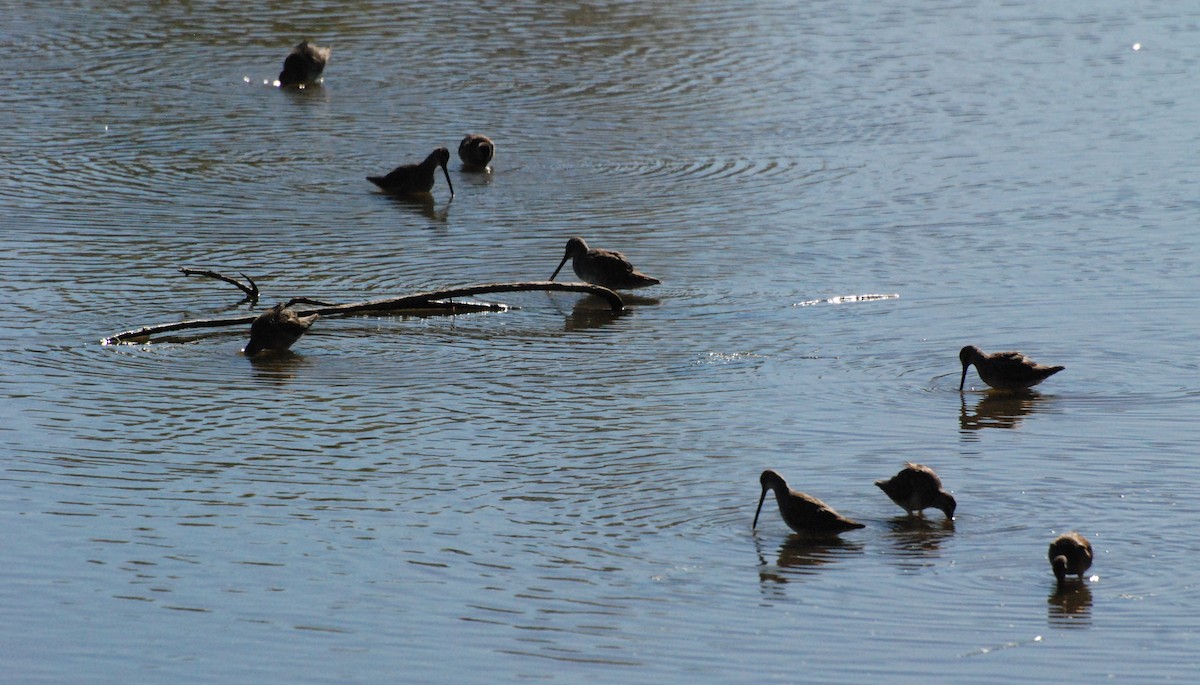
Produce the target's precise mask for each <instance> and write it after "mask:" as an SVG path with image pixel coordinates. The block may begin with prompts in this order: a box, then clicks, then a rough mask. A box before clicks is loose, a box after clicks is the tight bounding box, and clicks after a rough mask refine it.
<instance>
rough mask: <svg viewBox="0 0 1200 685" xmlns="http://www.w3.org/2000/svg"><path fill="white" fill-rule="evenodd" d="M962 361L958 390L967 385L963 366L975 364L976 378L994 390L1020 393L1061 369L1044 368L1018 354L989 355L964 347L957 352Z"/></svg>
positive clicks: (970, 346) (1059, 367)
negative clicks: (1018, 391) (977, 376)
mask: <svg viewBox="0 0 1200 685" xmlns="http://www.w3.org/2000/svg"><path fill="white" fill-rule="evenodd" d="M958 359H959V361H961V362H962V379H961V380H959V382H958V389H959V390H962V389H963V385H965V384H966V382H967V367H968V366H971V365H972V364H974V365H975V370H976V371H978V372H979V377H980V378H981V379H983V382H984V383H987V384H988V385H990V386H991V387H993V388H996V389H997V390H1024V389H1026V388H1032V387H1033V386H1035V385H1037V384H1038V383H1041V382H1042V381H1044V380H1046V379H1047V378H1049V377H1051V376H1053V375H1054V374H1056V373H1058V372H1059V371H1062V370H1063V369H1064V368H1065V367H1062V366H1046V365H1044V364H1037V363H1035V362H1034V361H1033V360H1032V359H1030V358H1029V357H1026V356H1025V355H1023V354H1021V353H1020V352H993V353H992V354H986V353H985V352H984V351H983V350H981V349H979V348H978V347H975V346H974V345H967V346H966V347H964V348H962V350H961V351H960V352H959V353H958Z"/></svg>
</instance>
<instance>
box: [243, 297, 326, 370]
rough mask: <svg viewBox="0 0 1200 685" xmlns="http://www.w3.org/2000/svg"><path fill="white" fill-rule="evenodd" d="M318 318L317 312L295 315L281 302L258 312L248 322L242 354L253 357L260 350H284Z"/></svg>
mask: <svg viewBox="0 0 1200 685" xmlns="http://www.w3.org/2000/svg"><path fill="white" fill-rule="evenodd" d="M318 318H319V315H317V314H310V315H308V316H297V314H296V312H294V311H292V310H290V309H288V308H287V307H285V306H284V304H283V303H282V302H280V303H279V304H277V305H275V306H274V307H271V308H270V309H268V310H267V311H265V312H263V313H262V314H259V316H258V318H256V319H255V320H254V322H253V323H251V324H250V342H248V343H246V348H245V349H244V350H242V354H244V355H246V356H247V357H253V356H255V355H257V354H258V353H260V352H284V351H286V350H287V349H288V348H290V347H291V346H292V345H293V344H294V343H295V342H296V341H297V340H299V339H300V336H302V335H304V332H305V331H307V330H308V329H309V327H310V326H312V325H313V322H314V321H316V320H317V319H318Z"/></svg>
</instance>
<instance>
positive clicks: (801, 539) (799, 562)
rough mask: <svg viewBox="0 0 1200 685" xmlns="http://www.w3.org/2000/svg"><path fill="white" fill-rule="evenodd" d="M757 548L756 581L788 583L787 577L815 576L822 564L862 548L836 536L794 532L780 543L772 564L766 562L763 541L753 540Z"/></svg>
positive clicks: (858, 551)
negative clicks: (757, 566)
mask: <svg viewBox="0 0 1200 685" xmlns="http://www.w3.org/2000/svg"><path fill="white" fill-rule="evenodd" d="M754 544H755V547H756V548H757V549H758V564H759V570H758V580H759V582H761V583H776V584H784V583H787V582H788V580H789V578H792V579H795V578H796V577H797V576H809V575H814V574H816V573H817V572H818V571H820V570H821V568H822V567H823V566H826V565H828V564H832V563H834V562H837V561H840V560H841V559H844V558H846V557H847V556H849V555H851V554H859V553H861V552H862V551H863V544H862V543H861V542H857V541H846V540H843V539H841V538H838V537H828V536H812V535H805V534H802V533H793V534H791V535H789V536H788V537H787V539H785V540H784V541H783V544H781V545H780V546H779V552H778V557H777V559H776V561H775V563H774V564H771V563H769V562H768V561H767V557H766V555H765V554H764V553H763V550H762V543H761V542H760V541H759V539H758V538H757V537H755V539H754Z"/></svg>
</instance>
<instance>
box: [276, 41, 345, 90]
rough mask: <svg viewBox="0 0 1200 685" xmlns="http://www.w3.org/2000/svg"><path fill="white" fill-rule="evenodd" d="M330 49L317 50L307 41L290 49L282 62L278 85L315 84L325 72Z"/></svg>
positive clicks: (317, 48)
mask: <svg viewBox="0 0 1200 685" xmlns="http://www.w3.org/2000/svg"><path fill="white" fill-rule="evenodd" d="M331 51H332V48H319V47H317V46H315V45H312V44H311V43H309V42H308V41H306V40H304V41H300V44H299V45H297V46H296V47H294V48H292V51H291V52H290V53H288V56H287V58H286V59H284V60H283V71H281V72H279V85H281V86H299V85H307V84H312V83H316V82H317V79H319V78H321V72H323V71H325V63H326V62H328V61H329V53H330V52H331Z"/></svg>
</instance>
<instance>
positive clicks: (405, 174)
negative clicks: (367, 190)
mask: <svg viewBox="0 0 1200 685" xmlns="http://www.w3.org/2000/svg"><path fill="white" fill-rule="evenodd" d="M449 161H450V151H449V150H447V149H446V148H444V147H439V148H438V149H436V150H434V151H433V152H430V153H429V156H428V157H426V158H425V161H424V162H421V163H420V164H403V165H401V166H398V167H396V168H395V169H392V171H391V173H389V174H388V175H387V176H368V177H367V180H368V181H370V182H371V183H374V184H375V185H377V186H379V187H380V188H383V189H384V190H386V191H387V192H389V193H392V194H393V195H420V194H423V193H428V192H429V191H431V190H433V174H434V172H435V171H437V168H438V167H441V168H442V173H443V174H445V175H446V185H448V186H450V197H454V184H453V183H451V182H450V172H449V171H446V163H447V162H449Z"/></svg>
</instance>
